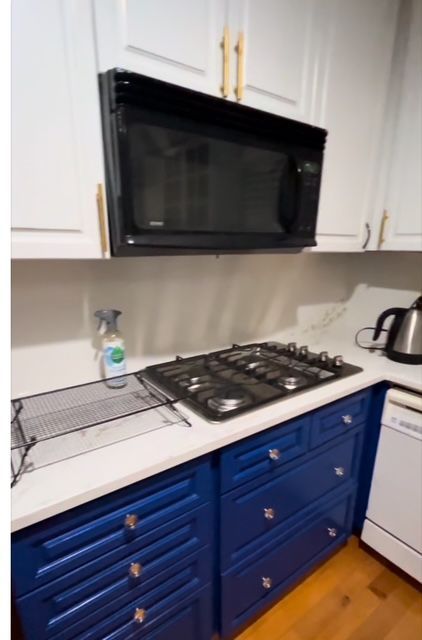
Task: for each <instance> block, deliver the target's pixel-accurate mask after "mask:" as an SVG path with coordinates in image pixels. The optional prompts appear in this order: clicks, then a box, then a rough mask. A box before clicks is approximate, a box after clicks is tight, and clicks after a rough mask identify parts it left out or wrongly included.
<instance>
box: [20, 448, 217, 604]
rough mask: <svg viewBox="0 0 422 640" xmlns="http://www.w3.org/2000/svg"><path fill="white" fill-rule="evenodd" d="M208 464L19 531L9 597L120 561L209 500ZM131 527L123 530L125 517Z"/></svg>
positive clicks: (181, 469) (167, 475) (164, 476)
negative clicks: (112, 555) (140, 541)
mask: <svg viewBox="0 0 422 640" xmlns="http://www.w3.org/2000/svg"><path fill="white" fill-rule="evenodd" d="M211 490H212V483H211V469H210V463H209V461H208V460H206V461H202V462H197V461H196V462H195V463H193V464H187V465H184V466H183V467H179V468H177V469H173V470H171V472H166V473H164V474H162V475H160V476H156V477H154V478H152V479H150V480H145V481H143V482H141V483H137V484H135V485H131V486H130V487H126V488H125V489H122V490H120V491H117V492H115V493H112V494H110V495H108V496H105V497H104V498H100V499H99V500H95V501H94V502H92V503H87V504H85V505H83V506H81V507H77V508H75V509H72V510H71V511H68V512H65V513H63V514H61V515H59V516H55V517H53V518H50V519H49V520H46V521H44V522H41V523H39V524H36V525H34V526H32V527H29V528H28V529H24V530H22V531H19V532H17V533H15V534H14V535H13V538H12V563H13V586H14V592H15V595H22V594H24V593H27V592H28V591H30V590H32V589H35V588H38V587H40V586H42V585H45V584H47V583H49V582H51V581H53V580H55V579H57V578H60V577H61V576H63V575H66V574H67V573H69V572H72V571H74V570H75V569H78V570H79V571H80V572H81V574H80V575H81V576H82V575H83V574H84V572H85V570H86V566H87V565H88V564H89V563H92V562H93V561H94V560H96V559H99V560H100V561H101V559H102V558H104V556H106V554H110V553H112V552H115V553H116V556H115V558H117V557H124V556H125V555H127V554H128V553H130V552H131V551H132V549H135V546H136V545H134V543H136V540H137V539H138V538H140V537H141V536H143V535H144V534H145V533H147V532H148V531H152V530H153V529H155V528H157V527H159V526H161V525H163V524H165V523H168V522H169V521H171V520H172V519H173V518H177V517H178V516H180V515H182V514H185V513H187V512H188V511H190V510H192V509H194V508H196V507H198V506H200V505H201V504H204V503H206V502H208V501H209V500H210V499H211ZM128 515H131V516H134V517H132V518H130V519H129V524H131V525H133V528H128V527H127V526H125V522H126V523H127V519H126V517H127V516H128Z"/></svg>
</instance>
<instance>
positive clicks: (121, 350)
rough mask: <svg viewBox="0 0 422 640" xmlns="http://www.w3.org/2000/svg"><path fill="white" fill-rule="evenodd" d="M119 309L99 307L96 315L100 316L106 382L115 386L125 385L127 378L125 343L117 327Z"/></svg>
mask: <svg viewBox="0 0 422 640" xmlns="http://www.w3.org/2000/svg"><path fill="white" fill-rule="evenodd" d="M121 313H122V312H121V311H118V310H117V309H99V310H98V311H96V312H95V314H94V315H95V316H96V317H97V318H99V320H100V322H99V324H98V331H99V332H100V333H101V335H102V350H103V366H104V374H105V377H106V384H107V385H108V386H109V387H111V388H113V389H116V388H119V387H124V386H125V385H126V384H127V380H126V378H125V377H121V376H124V375H125V373H126V360H125V343H124V340H123V336H122V334H121V333H120V331H119V330H118V329H117V318H118V317H119V316H120V315H121Z"/></svg>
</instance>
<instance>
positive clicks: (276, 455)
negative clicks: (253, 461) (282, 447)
mask: <svg viewBox="0 0 422 640" xmlns="http://www.w3.org/2000/svg"><path fill="white" fill-rule="evenodd" d="M268 457H269V459H270V460H280V458H281V453H280V451H279V450H278V449H270V450H269V451H268Z"/></svg>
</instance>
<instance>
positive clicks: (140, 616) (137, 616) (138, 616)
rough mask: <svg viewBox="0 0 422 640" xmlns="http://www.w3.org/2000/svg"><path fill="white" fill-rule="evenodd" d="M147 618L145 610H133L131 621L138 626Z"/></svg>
mask: <svg viewBox="0 0 422 640" xmlns="http://www.w3.org/2000/svg"><path fill="white" fill-rule="evenodd" d="M146 617H147V612H146V611H145V609H138V608H136V609H135V613H134V614H133V619H134V621H135V622H137V623H138V624H142V623H143V621H144V620H145V618H146Z"/></svg>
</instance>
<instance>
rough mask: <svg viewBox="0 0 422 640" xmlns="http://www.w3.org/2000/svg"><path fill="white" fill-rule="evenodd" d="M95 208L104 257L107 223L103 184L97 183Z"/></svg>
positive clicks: (106, 246) (106, 252)
mask: <svg viewBox="0 0 422 640" xmlns="http://www.w3.org/2000/svg"><path fill="white" fill-rule="evenodd" d="M97 208H98V220H99V223H100V239H101V252H102V254H103V256H104V257H106V256H108V252H109V246H108V237H107V223H106V217H105V216H106V208H105V195H104V185H103V184H97Z"/></svg>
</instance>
